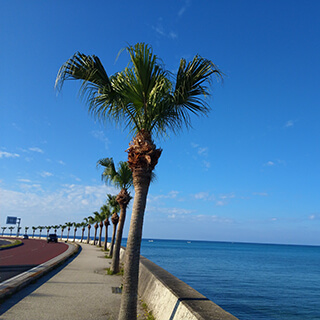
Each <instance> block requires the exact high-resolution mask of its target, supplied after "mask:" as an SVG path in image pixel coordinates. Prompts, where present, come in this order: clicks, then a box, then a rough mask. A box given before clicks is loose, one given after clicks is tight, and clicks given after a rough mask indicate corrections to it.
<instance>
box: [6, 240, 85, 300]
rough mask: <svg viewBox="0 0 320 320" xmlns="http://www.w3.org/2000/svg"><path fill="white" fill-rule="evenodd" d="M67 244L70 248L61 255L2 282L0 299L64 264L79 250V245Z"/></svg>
mask: <svg viewBox="0 0 320 320" xmlns="http://www.w3.org/2000/svg"><path fill="white" fill-rule="evenodd" d="M67 245H68V246H69V248H68V249H67V250H66V251H65V252H63V253H62V254H60V255H59V256H57V257H54V258H52V259H51V260H49V261H46V262H44V263H42V264H40V265H38V266H36V267H34V268H32V269H30V270H28V271H26V272H24V273H21V274H19V275H17V276H15V277H13V278H10V279H8V280H6V281H3V282H2V283H0V299H4V298H7V297H8V296H10V295H12V294H13V293H15V292H17V291H19V290H21V289H22V288H24V287H26V286H27V285H28V284H29V283H30V282H32V281H34V280H36V279H38V278H40V277H41V276H43V275H45V274H46V273H48V272H49V271H51V270H52V269H54V268H55V267H57V266H59V265H60V264H63V263H64V262H65V261H66V260H67V259H69V258H70V257H71V256H73V255H74V254H76V253H77V252H78V251H79V248H80V246H79V245H77V244H70V243H67Z"/></svg>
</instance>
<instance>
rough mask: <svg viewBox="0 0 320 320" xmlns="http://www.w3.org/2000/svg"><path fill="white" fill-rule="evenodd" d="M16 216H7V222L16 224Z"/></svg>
mask: <svg viewBox="0 0 320 320" xmlns="http://www.w3.org/2000/svg"><path fill="white" fill-rule="evenodd" d="M16 223H17V217H7V224H16Z"/></svg>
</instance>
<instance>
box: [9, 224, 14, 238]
mask: <svg viewBox="0 0 320 320" xmlns="http://www.w3.org/2000/svg"><path fill="white" fill-rule="evenodd" d="M8 229H9V230H10V237H11V236H12V230H13V229H14V227H12V226H11V227H9V228H8Z"/></svg>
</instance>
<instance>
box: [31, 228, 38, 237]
mask: <svg viewBox="0 0 320 320" xmlns="http://www.w3.org/2000/svg"><path fill="white" fill-rule="evenodd" d="M37 229H38V227H34V226H33V227H32V238H34V233H35V232H36V230H37Z"/></svg>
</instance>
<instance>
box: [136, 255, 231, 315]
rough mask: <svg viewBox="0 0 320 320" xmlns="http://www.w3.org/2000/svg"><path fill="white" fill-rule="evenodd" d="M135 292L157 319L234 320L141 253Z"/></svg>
mask: <svg viewBox="0 0 320 320" xmlns="http://www.w3.org/2000/svg"><path fill="white" fill-rule="evenodd" d="M138 291H139V296H140V298H141V299H142V300H143V301H144V302H145V303H146V304H147V306H148V308H149V309H150V310H151V311H152V313H153V315H154V316H155V318H156V319H157V320H237V318H236V317H234V316H233V315H231V314H230V313H228V312H226V311H225V310H223V309H222V308H220V307H219V306H218V305H216V304H215V303H213V302H212V301H211V300H209V299H208V298H206V297H205V296H203V295H202V294H201V293H199V292H198V291H196V290H195V289H193V288H191V287H190V286H189V285H187V284H186V283H184V282H183V281H181V280H179V279H178V278H176V277H175V276H173V275H172V274H171V273H169V272H168V271H166V270H164V269H163V268H161V267H159V266H158V265H156V264H155V263H153V262H152V261H150V260H148V259H146V258H145V257H142V256H141V257H140V271H139V288H138Z"/></svg>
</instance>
